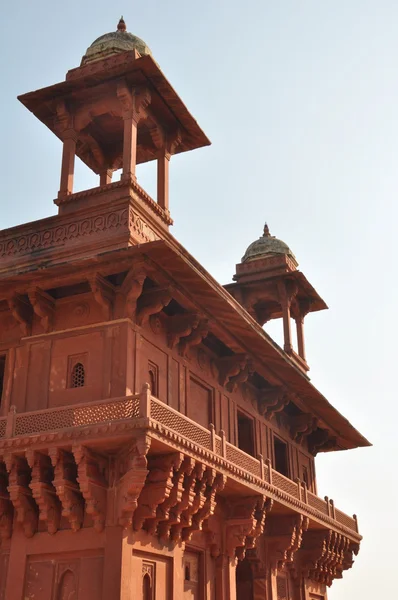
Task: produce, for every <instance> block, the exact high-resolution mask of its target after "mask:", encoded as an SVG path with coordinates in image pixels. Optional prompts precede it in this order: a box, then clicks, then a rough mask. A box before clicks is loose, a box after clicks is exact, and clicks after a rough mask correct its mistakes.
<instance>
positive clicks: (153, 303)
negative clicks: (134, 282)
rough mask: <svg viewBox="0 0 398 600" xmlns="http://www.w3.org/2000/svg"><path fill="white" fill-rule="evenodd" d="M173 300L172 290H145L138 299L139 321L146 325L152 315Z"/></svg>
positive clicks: (139, 323)
mask: <svg viewBox="0 0 398 600" xmlns="http://www.w3.org/2000/svg"><path fill="white" fill-rule="evenodd" d="M170 301H171V292H170V290H169V289H168V288H167V289H159V288H157V289H154V290H148V291H147V292H144V293H143V294H142V295H141V297H140V298H139V300H138V306H137V323H138V325H141V326H142V325H145V323H147V321H148V319H149V317H150V316H151V315H156V314H157V313H159V312H160V311H161V310H162V309H163V308H164V307H165V306H167V305H168V304H169V303H170Z"/></svg>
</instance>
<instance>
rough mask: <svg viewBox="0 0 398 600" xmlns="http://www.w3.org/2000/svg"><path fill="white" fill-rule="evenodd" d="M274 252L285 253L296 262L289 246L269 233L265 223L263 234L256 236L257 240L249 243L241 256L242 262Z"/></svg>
mask: <svg viewBox="0 0 398 600" xmlns="http://www.w3.org/2000/svg"><path fill="white" fill-rule="evenodd" d="M275 254H286V255H287V256H289V257H290V258H292V259H293V260H294V261H295V262H296V263H297V260H296V257H295V256H294V254H293V252H292V251H291V250H290V248H289V246H288V245H287V244H285V242H282V240H278V238H276V237H275V236H273V235H271V234H270V232H269V228H268V225H267V223H266V224H265V225H264V232H263V235H262V236H261V237H260V238H258V240H256V241H255V242H253V243H252V244H250V246H249V247H248V249H247V250H246V252H245V254H244V256H243V258H242V262H243V263H244V262H248V261H251V260H256V259H260V258H265V257H267V256H270V255H271V256H272V255H275Z"/></svg>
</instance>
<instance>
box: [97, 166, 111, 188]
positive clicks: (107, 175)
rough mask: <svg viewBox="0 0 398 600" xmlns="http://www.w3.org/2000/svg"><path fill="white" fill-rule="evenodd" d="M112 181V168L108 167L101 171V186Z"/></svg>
mask: <svg viewBox="0 0 398 600" xmlns="http://www.w3.org/2000/svg"><path fill="white" fill-rule="evenodd" d="M111 182H112V171H111V169H106V170H105V171H102V173H100V186H102V185H108V183H111Z"/></svg>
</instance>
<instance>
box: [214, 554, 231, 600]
mask: <svg viewBox="0 0 398 600" xmlns="http://www.w3.org/2000/svg"><path fill="white" fill-rule="evenodd" d="M215 591H216V593H215V598H217V600H236V558H229V557H228V556H225V555H220V556H219V557H218V558H217V559H216V581H215Z"/></svg>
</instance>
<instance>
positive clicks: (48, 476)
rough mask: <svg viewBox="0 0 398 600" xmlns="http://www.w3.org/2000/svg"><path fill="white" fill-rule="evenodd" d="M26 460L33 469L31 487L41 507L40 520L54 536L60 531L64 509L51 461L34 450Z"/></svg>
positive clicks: (27, 455)
mask: <svg viewBox="0 0 398 600" xmlns="http://www.w3.org/2000/svg"><path fill="white" fill-rule="evenodd" d="M26 459H27V461H28V463H29V466H30V467H31V469H32V480H31V482H30V484H29V487H30V489H31V490H32V495H33V498H34V499H35V501H36V504H37V506H38V507H39V520H40V521H43V522H44V523H45V525H46V527H47V531H48V533H51V534H54V533H56V532H57V531H58V529H59V524H60V520H61V511H62V507H61V503H60V501H59V499H58V496H57V493H56V490H55V487H54V485H53V479H54V470H53V467H52V464H51V459H50V457H49V456H47V455H45V454H41V453H39V452H35V451H34V450H29V451H27V453H26Z"/></svg>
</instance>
